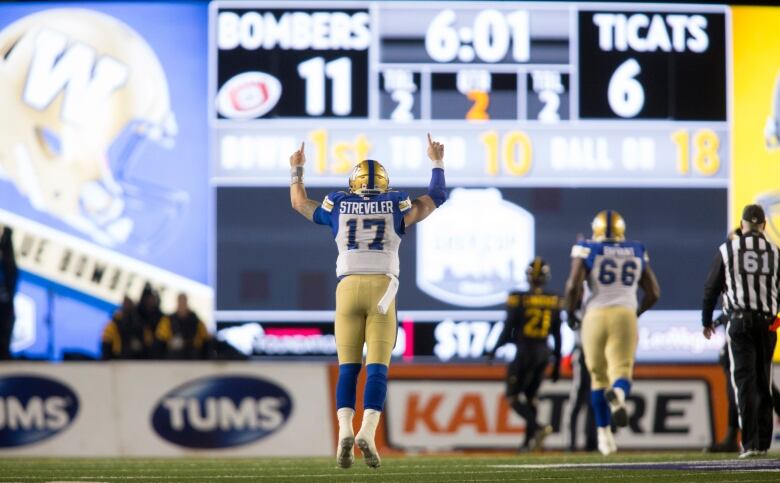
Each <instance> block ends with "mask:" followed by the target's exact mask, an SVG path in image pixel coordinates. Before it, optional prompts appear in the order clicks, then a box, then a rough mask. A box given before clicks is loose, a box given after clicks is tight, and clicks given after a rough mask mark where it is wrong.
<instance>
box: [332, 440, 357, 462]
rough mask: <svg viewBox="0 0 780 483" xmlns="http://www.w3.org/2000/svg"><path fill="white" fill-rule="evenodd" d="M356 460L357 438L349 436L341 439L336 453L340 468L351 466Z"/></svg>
mask: <svg viewBox="0 0 780 483" xmlns="http://www.w3.org/2000/svg"><path fill="white" fill-rule="evenodd" d="M354 462H355V438H354V437H353V436H347V437H346V438H341V440H340V441H339V449H338V452H337V453H336V463H338V465H339V468H345V469H346V468H349V467H351V466H352V464H353V463H354Z"/></svg>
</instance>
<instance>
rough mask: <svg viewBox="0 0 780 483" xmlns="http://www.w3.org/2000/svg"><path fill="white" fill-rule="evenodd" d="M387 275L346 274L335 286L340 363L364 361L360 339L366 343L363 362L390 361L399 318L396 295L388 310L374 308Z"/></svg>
mask: <svg viewBox="0 0 780 483" xmlns="http://www.w3.org/2000/svg"><path fill="white" fill-rule="evenodd" d="M389 284H390V278H388V277H387V275H382V274H376V275H348V276H346V277H344V278H343V279H341V281H340V282H339V284H338V287H337V288H336V349H337V351H338V356H339V364H350V363H361V362H363V343H364V342H365V344H366V345H367V346H368V353H367V354H366V364H384V365H386V366H389V365H390V355H391V353H392V352H393V346H395V337H396V331H397V330H398V321H397V319H396V314H395V299H394V300H393V302H392V303H391V304H390V307H389V309H388V310H387V314H385V315H382V314H380V313H379V311H378V310H377V307H376V305H377V303H378V302H379V300H380V299H381V298H382V296H383V295H384V294H385V291H386V290H387V286H388V285H389Z"/></svg>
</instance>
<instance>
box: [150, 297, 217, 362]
mask: <svg viewBox="0 0 780 483" xmlns="http://www.w3.org/2000/svg"><path fill="white" fill-rule="evenodd" d="M155 338H156V339H157V340H156V343H155V346H156V350H155V352H156V354H157V355H158V356H161V357H162V358H163V359H211V358H212V352H213V348H212V347H213V343H212V339H211V335H210V334H209V332H208V330H207V329H206V325H205V324H204V323H203V322H202V321H201V320H200V318H198V316H197V315H196V314H195V312H193V311H192V310H190V307H189V304H188V302H187V295H186V294H183V293H182V294H179V297H178V299H177V304H176V312H174V313H173V314H171V315H169V316H163V318H162V319H160V323H159V324H158V325H157V331H156V332H155Z"/></svg>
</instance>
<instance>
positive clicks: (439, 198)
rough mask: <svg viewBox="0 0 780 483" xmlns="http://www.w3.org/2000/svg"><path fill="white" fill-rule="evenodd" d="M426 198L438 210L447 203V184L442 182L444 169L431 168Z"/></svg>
mask: <svg viewBox="0 0 780 483" xmlns="http://www.w3.org/2000/svg"><path fill="white" fill-rule="evenodd" d="M428 196H430V197H431V199H432V200H433V202H434V203H435V204H436V207H437V208H438V207H439V206H441V204H442V203H444V202H445V201H447V184H446V183H445V181H444V169H441V168H433V169H432V170H431V182H430V184H429V185H428Z"/></svg>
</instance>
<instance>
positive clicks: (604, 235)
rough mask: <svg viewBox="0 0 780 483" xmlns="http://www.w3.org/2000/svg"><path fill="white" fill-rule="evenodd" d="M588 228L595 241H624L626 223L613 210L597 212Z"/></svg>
mask: <svg viewBox="0 0 780 483" xmlns="http://www.w3.org/2000/svg"><path fill="white" fill-rule="evenodd" d="M590 226H591V228H592V229H593V239H594V240H596V241H603V240H625V239H626V222H625V221H624V220H623V217H622V216H620V213H618V212H617V211H615V210H603V211H599V213H598V214H597V215H596V217H595V218H593V223H591V225H590Z"/></svg>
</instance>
